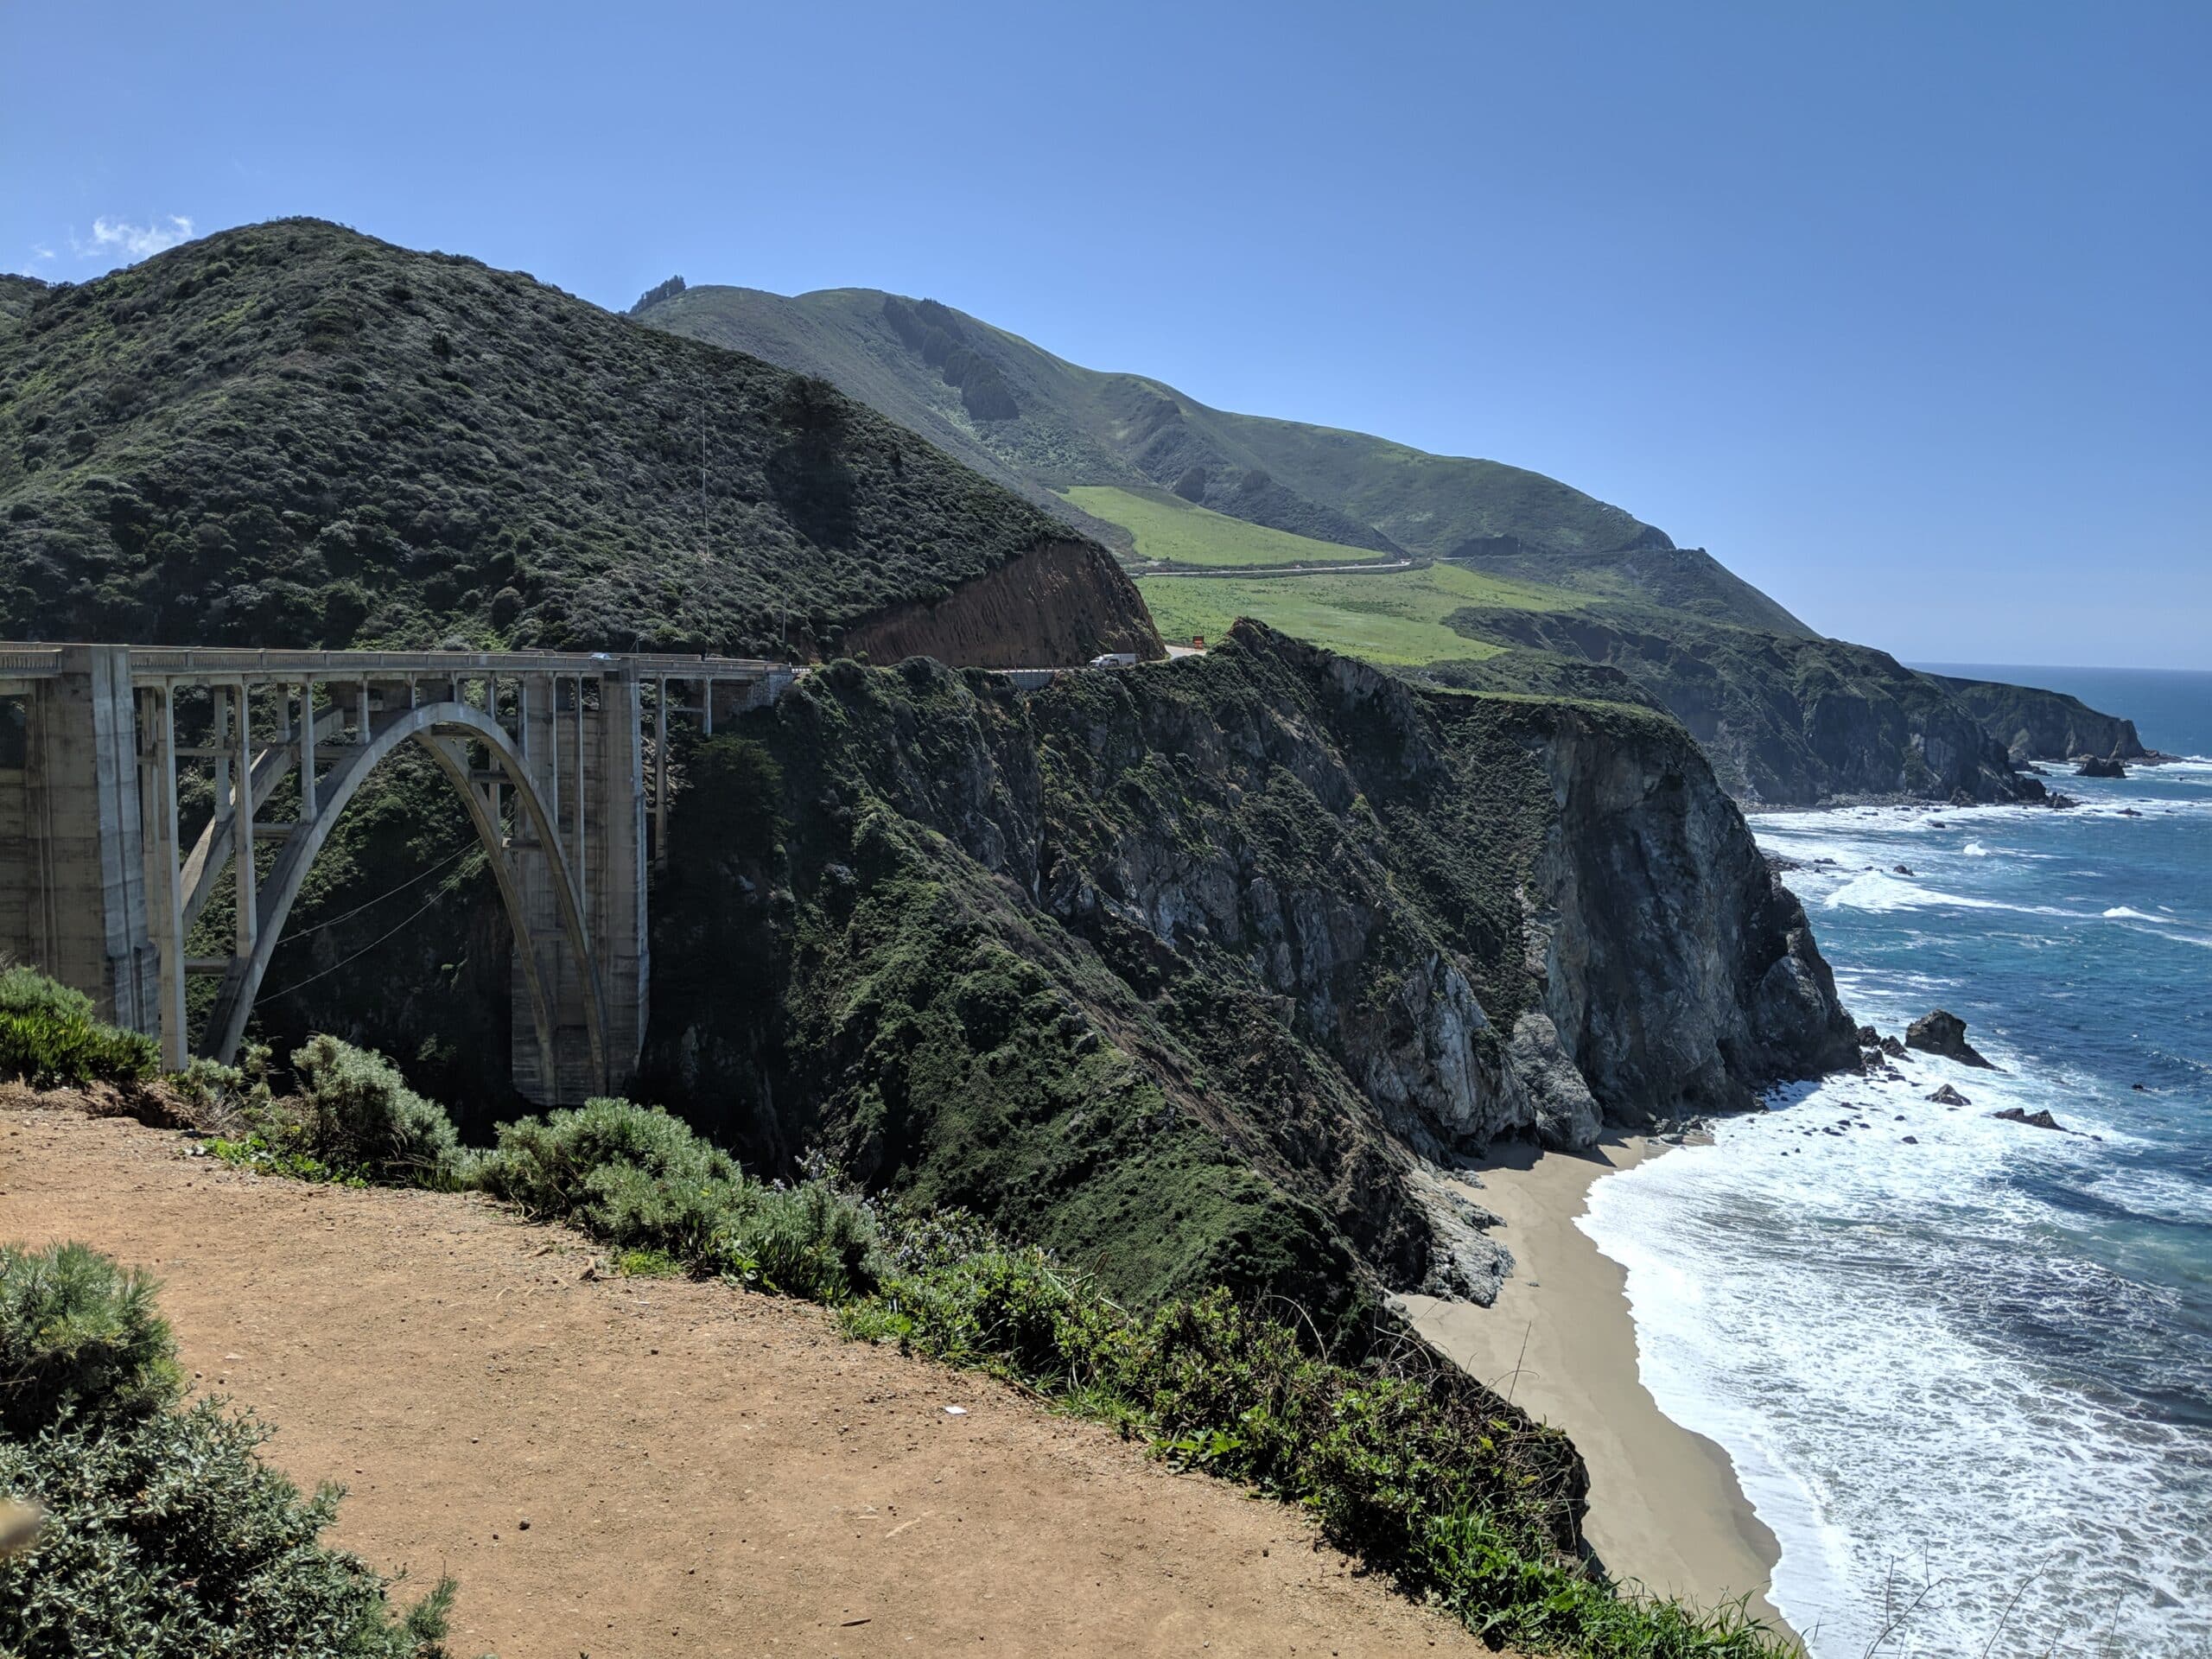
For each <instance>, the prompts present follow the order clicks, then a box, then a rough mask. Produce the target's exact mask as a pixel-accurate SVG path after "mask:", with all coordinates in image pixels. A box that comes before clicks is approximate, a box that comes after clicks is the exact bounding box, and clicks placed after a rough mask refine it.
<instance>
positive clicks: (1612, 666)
mask: <svg viewBox="0 0 2212 1659" xmlns="http://www.w3.org/2000/svg"><path fill="white" fill-rule="evenodd" d="M1448 620H1449V621H1450V624H1451V626H1452V627H1453V628H1455V629H1457V630H1459V632H1463V633H1465V634H1466V635H1468V636H1469V637H1470V638H1471V639H1481V640H1484V642H1486V643H1491V644H1497V645H1506V646H1508V647H1509V648H1510V649H1509V650H1508V651H1507V652H1506V653H1505V654H1504V655H1503V656H1501V657H1493V658H1487V659H1484V660H1483V661H1479V662H1469V663H1451V664H1438V665H1436V666H1434V667H1433V668H1431V669H1429V670H1427V671H1426V673H1427V677H1429V678H1432V679H1433V680H1436V681H1438V682H1439V683H1445V684H1453V685H1461V686H1466V687H1469V688H1472V689H1478V690H1519V689H1523V688H1524V687H1525V688H1527V689H1548V688H1550V687H1553V686H1558V685H1562V684H1564V685H1574V684H1578V683H1580V684H1586V686H1587V687H1588V690H1589V694H1590V695H1592V696H1619V695H1621V691H1620V690H1618V689H1609V687H1610V683H1611V678H1612V677H1613V676H1616V675H1617V676H1618V677H1620V678H1621V679H1622V680H1624V681H1625V682H1626V683H1627V684H1628V686H1629V687H1630V688H1633V695H1635V696H1637V699H1638V700H1639V701H1643V702H1650V703H1653V704H1656V706H1658V707H1660V708H1663V709H1666V710H1667V711H1668V712H1669V714H1671V715H1674V716H1675V718H1676V719H1677V720H1679V721H1681V722H1682V724H1683V725H1684V726H1686V727H1688V728H1689V730H1690V733H1691V734H1692V735H1693V736H1694V737H1695V738H1696V739H1697V740H1698V741H1699V743H1700V744H1701V745H1702V746H1703V747H1704V748H1705V752H1706V753H1707V756H1708V757H1709V758H1710V759H1711V760H1712V762H1713V770H1714V772H1716V773H1718V774H1719V778H1720V780H1721V782H1722V784H1723V785H1725V786H1726V788H1727V789H1728V791H1729V792H1730V793H1732V794H1733V795H1734V796H1736V797H1737V798H1738V799H1740V800H1742V801H1744V802H1745V803H1747V804H1759V805H1770V806H1810V805H1814V804H1817V803H1819V802H1821V801H1824V800H1829V799H1833V798H1837V797H1849V796H1855V795H1916V796H1921V797H1924V798H1934V799H1937V800H1953V799H1957V798H1961V797H1963V798H1966V799H1968V800H1973V801H2019V800H2037V799H2040V798H2042V795H2043V785H2040V784H2039V783H2037V781H2036V780H2035V779H2032V778H2024V777H2021V776H2019V775H2018V774H2017V773H2016V772H2014V771H2013V769H2012V757H2011V756H2010V755H2009V754H2008V753H2006V751H2005V745H2004V744H2002V743H2000V742H1999V741H1997V740H1996V739H1995V738H1993V736H1991V734H1989V732H1988V731H1986V730H1985V729H1984V726H1983V722H1982V721H1980V719H1979V718H1977V715H1976V714H1975V712H1974V710H1972V709H1969V708H1968V707H1967V705H1966V704H1965V703H1964V702H1961V700H1960V699H1959V698H1958V697H1956V696H1954V695H1953V693H1952V690H1951V689H1950V688H1949V686H1948V684H1947V683H1944V682H1942V681H1941V680H1939V679H1938V678H1937V677H1935V676H1932V675H1927V674H1919V673H1916V672H1914V671H1912V670H1910V669H1909V668H1906V667H1905V666H1904V664H1901V663H1899V662H1898V661H1897V659H1896V658H1892V657H1891V656H1889V655H1888V654H1887V653H1886V652H1878V651H1875V650H1872V649H1870V648H1869V647H1867V646H1865V645H1849V644H1847V643H1846V642H1845V641H1843V640H1840V639H1817V638H1812V637H1808V636H1804V635H1797V634H1778V633H1768V632H1760V631H1758V630H1754V629H1750V628H1742V627H1736V626H1730V625H1727V624H1725V623H1717V622H1711V621H1706V620H1700V619H1698V618H1695V617H1692V616H1689V615H1687V614H1685V613H1681V612H1668V613H1656V612H1649V611H1643V610H1639V609H1637V608H1636V607H1626V606H1620V607H1593V608H1592V609H1590V610H1586V611H1580V612H1569V611H1560V612H1544V611H1527V610H1512V609H1507V608H1505V607H1468V608H1467V609H1465V610H1464V611H1461V612H1459V613H1454V614H1453V615H1452V617H1451V618H1450V619H1448ZM1578 664H1580V666H1578ZM1994 689H1997V690H2012V688H2009V687H2005V688H1994ZM2084 712H2085V713H2086V712H2087V711H2086V710H2085V711H2084Z"/></svg>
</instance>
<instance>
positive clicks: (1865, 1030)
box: [1859, 1026, 1882, 1048]
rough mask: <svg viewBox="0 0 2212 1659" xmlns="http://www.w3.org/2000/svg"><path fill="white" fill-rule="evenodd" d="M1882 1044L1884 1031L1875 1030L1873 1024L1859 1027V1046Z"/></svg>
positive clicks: (1869, 1046)
mask: <svg viewBox="0 0 2212 1659" xmlns="http://www.w3.org/2000/svg"><path fill="white" fill-rule="evenodd" d="M1880 1046H1882V1033H1880V1032H1878V1031H1877V1030H1875V1029H1874V1027H1872V1026H1861V1027H1859V1047H1861V1048H1879V1047H1880Z"/></svg>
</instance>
